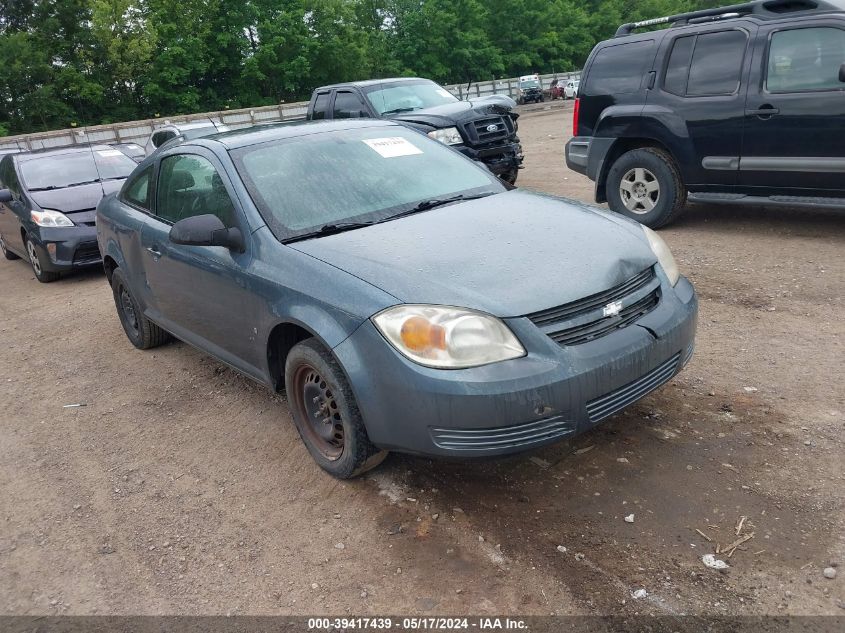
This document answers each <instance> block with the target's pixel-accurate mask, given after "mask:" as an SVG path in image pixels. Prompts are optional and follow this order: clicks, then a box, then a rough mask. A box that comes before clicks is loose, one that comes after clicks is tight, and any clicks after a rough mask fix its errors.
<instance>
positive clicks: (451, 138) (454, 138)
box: [428, 127, 464, 145]
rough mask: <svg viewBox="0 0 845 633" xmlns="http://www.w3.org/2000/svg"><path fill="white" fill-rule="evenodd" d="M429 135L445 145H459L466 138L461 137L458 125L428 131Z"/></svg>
mask: <svg viewBox="0 0 845 633" xmlns="http://www.w3.org/2000/svg"><path fill="white" fill-rule="evenodd" d="M428 136H429V137H430V138H433V139H434V140H435V141H440V142H441V143H443V144H445V145H459V144H460V143H463V142H464V139H462V138H461V133H460V132H458V128H456V127H445V128H443V129H442V130H432V131H431V132H429V133H428Z"/></svg>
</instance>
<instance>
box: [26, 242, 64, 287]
mask: <svg viewBox="0 0 845 633" xmlns="http://www.w3.org/2000/svg"><path fill="white" fill-rule="evenodd" d="M24 246H25V247H26V253H27V255H28V258H29V265H30V266H32V272H33V273H35V278H36V279H37V280H38V281H40V282H41V283H42V284H48V283H50V282H51V281H56V279H58V278H59V273H54V272H50V271H49V270H44V265H43V263H42V262H41V256H40V255H39V254H38V248H37V247H36V245H35V241H34V240H33V239H32V238H31V237H29V236H28V235H27V236H26V239H25V240H24Z"/></svg>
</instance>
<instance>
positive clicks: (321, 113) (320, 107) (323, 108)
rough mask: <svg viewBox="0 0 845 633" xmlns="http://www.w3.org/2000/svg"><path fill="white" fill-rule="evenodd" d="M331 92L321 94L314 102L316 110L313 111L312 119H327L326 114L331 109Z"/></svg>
mask: <svg viewBox="0 0 845 633" xmlns="http://www.w3.org/2000/svg"><path fill="white" fill-rule="evenodd" d="M330 96H331V93H330V92H321V93H320V94H318V95H317V98H316V99H315V100H314V109H313V110H312V111H311V118H312V119H325V118H326V112H327V111H328V109H329V97H330Z"/></svg>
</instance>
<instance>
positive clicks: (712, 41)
mask: <svg viewBox="0 0 845 633" xmlns="http://www.w3.org/2000/svg"><path fill="white" fill-rule="evenodd" d="M747 44H748V35H747V34H746V33H745V31H739V30H730V31H717V32H715V33H701V34H700V35H687V36H685V37H679V38H678V39H676V40H675V42H674V44H673V45H672V52H671V53H670V55H669V63H668V64H667V65H666V76H665V77H664V79H663V89H664V90H666V91H667V92H671V93H672V94H676V95H679V96H682V97H709V96H716V95H731V94H734V93H735V92H736V91H737V89H738V88H739V81H740V76H741V75H742V66H743V59H744V58H745V48H746V46H747Z"/></svg>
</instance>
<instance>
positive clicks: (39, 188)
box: [30, 178, 102, 191]
mask: <svg viewBox="0 0 845 633" xmlns="http://www.w3.org/2000/svg"><path fill="white" fill-rule="evenodd" d="M95 182H102V181H101V179H100V178H97V180H83V181H82V182H71V183H69V184H67V185H48V186H46V187H33V188H32V189H30V191H52V190H53V189H67V188H68V187H79V186H80V185H92V184H94V183H95Z"/></svg>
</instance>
